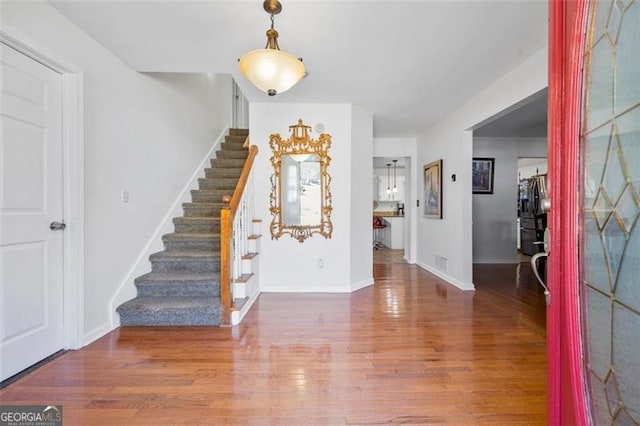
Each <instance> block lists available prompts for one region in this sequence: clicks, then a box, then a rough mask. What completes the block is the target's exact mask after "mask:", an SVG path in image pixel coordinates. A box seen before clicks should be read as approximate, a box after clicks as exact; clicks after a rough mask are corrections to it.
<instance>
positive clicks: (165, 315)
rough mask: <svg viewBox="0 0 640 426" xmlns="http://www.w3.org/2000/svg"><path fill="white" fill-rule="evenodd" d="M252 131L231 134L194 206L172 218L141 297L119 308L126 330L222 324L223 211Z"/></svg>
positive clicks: (139, 281) (141, 284) (142, 280)
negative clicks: (128, 327) (173, 229)
mask: <svg viewBox="0 0 640 426" xmlns="http://www.w3.org/2000/svg"><path fill="white" fill-rule="evenodd" d="M247 136H248V131H247V130H244V129H230V131H229V135H228V136H227V137H226V138H225V142H223V143H222V144H221V149H220V150H218V151H217V153H216V158H215V159H212V160H211V168H207V169H205V178H201V179H199V182H198V183H199V189H197V190H193V191H191V201H192V202H191V203H184V204H183V210H184V213H183V215H182V216H181V217H176V218H174V219H173V223H174V228H175V232H173V233H171V234H167V235H164V236H163V237H162V240H163V242H164V246H165V249H164V251H161V252H159V253H154V254H152V255H151V256H150V257H149V260H150V261H151V272H149V273H147V274H145V275H142V276H140V277H138V278H136V279H135V285H136V288H137V292H138V294H137V296H136V297H135V298H134V299H132V300H129V301H128V302H125V303H123V304H122V305H120V306H119V307H118V308H117V312H118V314H119V315H120V324H121V325H122V326H186V325H194V326H199V325H200V326H201V325H220V323H221V306H220V209H222V207H223V203H222V197H223V196H224V195H232V194H233V191H234V189H235V187H236V184H237V182H238V178H239V176H240V173H241V171H242V167H243V166H244V163H245V159H246V158H247V155H248V148H247V147H244V146H243V145H244V142H245V140H246V138H247Z"/></svg>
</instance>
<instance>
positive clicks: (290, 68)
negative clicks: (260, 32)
mask: <svg viewBox="0 0 640 426" xmlns="http://www.w3.org/2000/svg"><path fill="white" fill-rule="evenodd" d="M262 7H263V8H264V10H265V11H266V12H267V13H268V14H269V15H271V28H270V29H268V30H267V45H266V46H265V48H264V49H256V50H252V51H250V52H247V53H245V54H244V55H243V56H242V58H240V59H239V60H238V62H239V64H240V72H242V74H243V75H244V76H245V77H246V78H247V80H249V81H250V82H251V83H253V85H254V86H256V87H257V88H258V89H260V90H262V91H263V92H265V93H267V94H268V95H269V96H275V95H277V94H278V93H282V92H286V91H287V90H289V89H291V88H292V87H293V86H294V85H295V84H296V83H297V82H298V81H300V79H302V77H304V74H305V71H304V65H303V64H302V58H297V57H296V56H294V55H292V54H291V53H287V52H284V51H282V50H280V47H279V46H278V32H277V31H276V30H275V29H274V28H273V20H274V16H275V15H277V14H278V13H280V12H281V11H282V5H281V4H280V2H279V1H278V0H265V1H264V3H263V4H262Z"/></svg>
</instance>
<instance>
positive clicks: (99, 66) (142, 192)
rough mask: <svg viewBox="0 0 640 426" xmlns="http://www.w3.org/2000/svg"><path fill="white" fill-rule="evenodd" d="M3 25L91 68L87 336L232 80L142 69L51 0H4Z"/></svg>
mask: <svg viewBox="0 0 640 426" xmlns="http://www.w3.org/2000/svg"><path fill="white" fill-rule="evenodd" d="M2 26H3V30H5V31H7V32H8V33H9V34H11V35H13V36H15V37H17V38H18V39H21V40H22V41H23V42H25V43H27V44H30V45H32V46H33V47H35V48H36V49H42V50H46V52H47V53H49V54H53V55H55V56H56V57H59V58H61V59H62V60H63V61H64V62H66V63H72V64H74V65H75V66H76V67H77V68H79V69H81V70H82V72H83V75H84V135H83V136H84V153H85V157H84V171H85V193H84V196H85V218H84V219H85V262H86V264H85V277H84V283H85V285H84V295H85V306H84V312H85V316H84V334H85V341H87V342H88V341H91V340H93V339H95V338H97V337H100V336H101V335H102V334H104V333H106V332H107V331H109V330H110V328H111V323H110V317H111V316H112V315H113V312H111V310H110V308H109V301H110V299H111V298H112V297H114V294H115V292H116V291H117V289H118V288H119V287H120V285H121V284H122V282H123V280H124V278H125V276H126V275H127V271H128V270H129V269H131V267H132V265H133V263H134V262H135V260H136V258H137V257H138V255H139V253H140V252H141V250H142V249H143V248H144V246H145V244H146V243H147V241H148V239H149V238H150V236H151V235H152V234H153V232H154V230H155V228H156V227H158V225H159V223H160V221H161V219H162V217H163V216H164V214H165V213H166V211H167V209H169V207H170V206H171V203H172V202H173V201H174V200H175V199H176V197H177V196H178V194H179V193H180V190H181V189H182V187H183V186H184V185H185V183H186V181H187V180H188V178H189V177H190V176H191V174H192V172H193V169H194V167H195V166H196V165H197V164H199V162H200V160H201V159H202V158H201V157H202V156H203V155H204V154H205V153H206V152H207V151H208V149H209V148H210V146H211V144H212V143H213V142H214V141H215V139H216V138H217V136H218V135H219V133H220V132H221V131H222V130H223V129H224V128H225V127H226V126H227V125H228V123H229V121H230V119H231V82H232V80H231V78H230V77H228V76H211V77H207V76H202V75H179V74H154V75H145V74H140V73H137V72H135V71H133V70H132V69H131V68H129V67H128V66H127V65H125V64H124V63H123V62H122V61H121V60H120V59H119V58H117V57H116V56H114V55H113V54H111V53H110V52H109V51H107V50H106V49H104V48H103V47H102V46H101V45H100V44H98V43H97V42H96V41H95V40H93V39H92V38H91V37H89V36H88V35H87V34H86V33H84V32H82V31H81V30H80V29H78V28H77V27H76V26H75V25H73V24H72V23H70V21H69V20H67V18H65V17H64V16H62V15H61V14H59V13H58V12H57V11H56V10H55V9H54V8H52V7H51V6H50V5H49V4H47V3H43V2H35V1H33V2H32V1H29V2H4V1H3V2H2ZM122 189H127V190H128V191H129V193H130V201H129V203H127V204H123V203H121V202H120V192H121V190H122ZM69 226H73V224H69Z"/></svg>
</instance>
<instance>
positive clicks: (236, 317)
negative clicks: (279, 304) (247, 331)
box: [231, 291, 260, 325]
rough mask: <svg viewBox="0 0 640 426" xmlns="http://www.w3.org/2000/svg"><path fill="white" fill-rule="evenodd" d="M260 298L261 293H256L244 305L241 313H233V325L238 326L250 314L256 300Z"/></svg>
mask: <svg viewBox="0 0 640 426" xmlns="http://www.w3.org/2000/svg"><path fill="white" fill-rule="evenodd" d="M258 296H260V291H255V292H254V293H253V295H251V297H249V300H247V302H246V303H245V304H244V305H242V308H240V310H239V311H234V312H231V325H238V324H240V322H241V321H242V320H243V319H244V317H245V315H247V313H248V312H249V310H250V309H251V307H252V306H253V304H254V303H255V301H256V300H258Z"/></svg>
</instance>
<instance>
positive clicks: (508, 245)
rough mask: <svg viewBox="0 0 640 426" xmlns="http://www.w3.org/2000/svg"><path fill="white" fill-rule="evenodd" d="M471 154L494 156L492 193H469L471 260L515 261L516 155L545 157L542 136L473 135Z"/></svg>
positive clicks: (516, 255)
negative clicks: (471, 200)
mask: <svg viewBox="0 0 640 426" xmlns="http://www.w3.org/2000/svg"><path fill="white" fill-rule="evenodd" d="M473 156H474V157H489V158H495V169H494V170H495V174H494V185H493V194H473V262H474V263H518V261H519V260H518V253H517V250H516V245H517V241H516V240H517V225H516V221H517V218H518V214H517V213H518V212H517V210H518V209H517V194H518V190H517V188H518V186H517V181H518V157H546V156H547V139H546V138H473Z"/></svg>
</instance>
